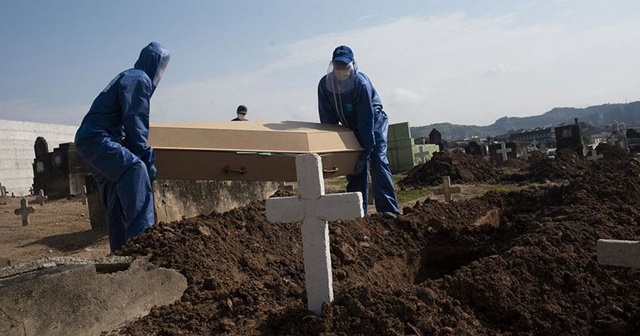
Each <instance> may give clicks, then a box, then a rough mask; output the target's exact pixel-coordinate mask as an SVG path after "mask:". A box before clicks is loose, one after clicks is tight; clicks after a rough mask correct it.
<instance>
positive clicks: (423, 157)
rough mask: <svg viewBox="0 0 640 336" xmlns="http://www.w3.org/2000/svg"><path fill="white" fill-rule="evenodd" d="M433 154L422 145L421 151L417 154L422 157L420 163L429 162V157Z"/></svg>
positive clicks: (419, 157)
mask: <svg viewBox="0 0 640 336" xmlns="http://www.w3.org/2000/svg"><path fill="white" fill-rule="evenodd" d="M429 154H431V153H430V152H429V151H425V150H424V148H422V146H420V151H419V152H417V153H416V154H415V155H416V156H417V157H418V159H420V163H427V157H428V156H429Z"/></svg>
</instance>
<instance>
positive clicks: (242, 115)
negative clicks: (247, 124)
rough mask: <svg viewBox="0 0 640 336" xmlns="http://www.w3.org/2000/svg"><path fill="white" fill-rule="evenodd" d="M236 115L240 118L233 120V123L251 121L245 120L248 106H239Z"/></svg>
mask: <svg viewBox="0 0 640 336" xmlns="http://www.w3.org/2000/svg"><path fill="white" fill-rule="evenodd" d="M236 114H237V115H238V116H237V117H235V118H234V119H231V121H249V119H245V116H246V115H247V107H246V106H244V105H240V106H238V108H237V109H236Z"/></svg>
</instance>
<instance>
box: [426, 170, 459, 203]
mask: <svg viewBox="0 0 640 336" xmlns="http://www.w3.org/2000/svg"><path fill="white" fill-rule="evenodd" d="M461 191H462V190H461V189H460V186H455V187H453V186H451V178H450V177H449V176H442V187H441V188H438V189H435V190H434V191H433V193H434V194H436V195H444V201H445V202H451V195H452V194H457V193H460V192H461Z"/></svg>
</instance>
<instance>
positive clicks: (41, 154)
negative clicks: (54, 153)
mask: <svg viewBox="0 0 640 336" xmlns="http://www.w3.org/2000/svg"><path fill="white" fill-rule="evenodd" d="M33 150H34V151H35V154H36V158H35V159H34V161H33V186H32V189H33V191H34V192H35V191H36V190H40V189H42V190H47V166H48V165H49V145H48V144H47V140H45V138H43V137H37V138H36V142H35V144H34V145H33Z"/></svg>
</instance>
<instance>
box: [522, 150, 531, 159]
mask: <svg viewBox="0 0 640 336" xmlns="http://www.w3.org/2000/svg"><path fill="white" fill-rule="evenodd" d="M530 156H531V154H529V150H528V149H526V148H525V150H524V153H522V155H521V157H522V158H523V159H525V160H527V159H529V157H530Z"/></svg>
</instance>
